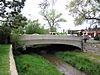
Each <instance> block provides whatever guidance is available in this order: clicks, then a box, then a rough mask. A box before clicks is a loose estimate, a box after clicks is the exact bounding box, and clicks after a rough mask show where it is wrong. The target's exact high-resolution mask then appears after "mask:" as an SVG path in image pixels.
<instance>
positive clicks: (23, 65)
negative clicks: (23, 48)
mask: <svg viewBox="0 0 100 75" xmlns="http://www.w3.org/2000/svg"><path fill="white" fill-rule="evenodd" d="M15 60H16V66H17V70H18V73H19V75H62V74H61V73H60V72H59V71H58V70H56V68H55V67H54V66H53V65H51V64H50V63H49V62H48V61H47V60H45V59H44V58H43V57H41V56H39V55H37V54H30V55H29V54H24V55H19V56H15Z"/></svg>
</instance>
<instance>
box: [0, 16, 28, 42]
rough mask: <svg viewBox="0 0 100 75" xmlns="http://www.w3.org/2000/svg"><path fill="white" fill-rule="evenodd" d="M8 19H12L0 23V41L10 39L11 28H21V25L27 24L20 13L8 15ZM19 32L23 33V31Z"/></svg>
mask: <svg viewBox="0 0 100 75" xmlns="http://www.w3.org/2000/svg"><path fill="white" fill-rule="evenodd" d="M9 20H13V21H12V22H11V23H10V24H9V21H6V22H2V23H1V27H0V31H1V33H0V35H1V37H0V40H1V42H2V43H6V42H7V41H10V36H11V32H13V30H19V29H20V28H22V29H23V27H24V26H25V25H26V24H27V22H26V20H27V19H26V18H25V17H24V16H23V15H22V14H18V15H15V16H10V17H9ZM20 30H21V29H20ZM21 31H22V30H21ZM18 32H19V31H18ZM21 33H23V31H22V32H21Z"/></svg>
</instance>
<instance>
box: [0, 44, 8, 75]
mask: <svg viewBox="0 0 100 75" xmlns="http://www.w3.org/2000/svg"><path fill="white" fill-rule="evenodd" d="M9 47H10V46H9V45H0V75H10V73H9Z"/></svg>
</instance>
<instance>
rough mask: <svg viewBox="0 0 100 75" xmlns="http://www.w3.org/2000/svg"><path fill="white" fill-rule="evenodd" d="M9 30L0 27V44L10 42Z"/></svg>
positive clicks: (5, 27)
mask: <svg viewBox="0 0 100 75" xmlns="http://www.w3.org/2000/svg"><path fill="white" fill-rule="evenodd" d="M10 32H11V30H10V28H9V27H7V26H0V43H9V42H10Z"/></svg>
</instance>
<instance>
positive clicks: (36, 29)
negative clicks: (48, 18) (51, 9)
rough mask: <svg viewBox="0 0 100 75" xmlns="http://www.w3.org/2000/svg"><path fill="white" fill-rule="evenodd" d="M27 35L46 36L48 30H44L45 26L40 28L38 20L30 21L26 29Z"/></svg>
mask: <svg viewBox="0 0 100 75" xmlns="http://www.w3.org/2000/svg"><path fill="white" fill-rule="evenodd" d="M25 31H26V34H34V33H37V34H46V33H48V30H46V29H44V27H43V26H40V23H39V22H38V20H33V21H30V20H29V21H28V24H27V25H26V27H25Z"/></svg>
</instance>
